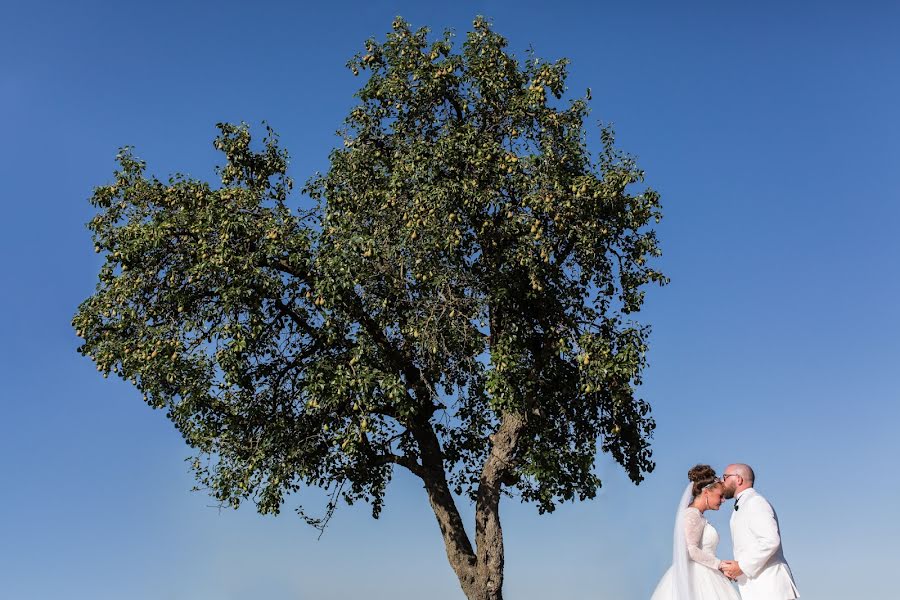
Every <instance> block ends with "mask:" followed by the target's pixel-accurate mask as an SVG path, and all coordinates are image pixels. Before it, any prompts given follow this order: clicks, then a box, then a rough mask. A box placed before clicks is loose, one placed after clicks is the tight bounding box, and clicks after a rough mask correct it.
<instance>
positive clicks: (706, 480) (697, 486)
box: [688, 465, 719, 498]
mask: <svg viewBox="0 0 900 600" xmlns="http://www.w3.org/2000/svg"><path fill="white" fill-rule="evenodd" d="M688 480H690V481H693V482H694V487H693V489H692V490H691V493H692V494H693V495H694V497H695V498H696V497H697V496H699V495H700V492H702V491H703V490H704V488H708V487H713V486H715V485H718V484H719V478H718V477H717V476H716V472H715V471H714V470H713V468H712V467H711V466H709V465H695V466H694V467H693V468H692V469H691V470H690V471H688Z"/></svg>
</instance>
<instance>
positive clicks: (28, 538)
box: [0, 0, 900, 600]
mask: <svg viewBox="0 0 900 600" xmlns="http://www.w3.org/2000/svg"><path fill="white" fill-rule="evenodd" d="M311 4H312V3H310V5H311ZM898 6H900V5H898V4H897V3H896V2H888V1H884V2H849V1H847V2H827V1H822V2H812V1H808V2H749V3H747V2H745V3H736V2H721V1H718V2H713V1H707V2H681V3H673V2H622V1H620V2H615V3H613V2H572V1H567V0H557V1H555V2H540V3H537V2H523V1H516V2H500V1H480V2H469V1H458V2H441V3H430V2H422V1H418V2H381V1H369V2H327V3H326V2H322V3H315V6H314V7H313V6H307V7H304V6H303V4H302V3H299V2H298V3H293V2H292V3H288V2H285V3H272V2H262V1H258V2H255V3H250V2H230V3H229V2H221V1H219V2H206V3H204V2H164V1H160V2H144V3H131V2H105V3H98V2H62V1H59V2H39V1H32V2H27V3H26V2H12V1H11V0H7V1H5V2H3V6H2V14H3V18H2V24H0V115H2V119H3V142H4V143H3V144H2V145H0V172H2V175H3V177H2V180H0V185H2V187H0V190H2V200H3V203H2V206H3V211H4V218H3V221H2V223H3V224H2V227H3V232H2V236H0V249H2V256H3V260H2V265H0V275H2V279H0V281H2V282H3V291H2V293H0V312H2V315H3V323H4V325H3V329H2V331H3V333H2V344H0V374H2V377H0V402H2V416H0V457H2V463H0V465H2V474H3V481H4V483H3V485H2V488H0V490H2V492H0V539H2V543H0V597H3V598H10V599H13V600H20V599H40V600H46V599H54V598H65V599H67V600H78V599H86V600H102V599H110V600H120V599H122V598H128V599H130V600H144V599H147V600H157V599H173V600H181V599H185V600H204V599H210V600H212V599H216V600H219V599H229V600H243V599H256V598H267V599H272V600H281V599H288V598H291V599H297V598H302V599H309V600H328V599H346V598H375V599H382V598H384V599H390V600H413V599H420V598H423V597H428V598H432V599H435V600H442V599H459V598H462V594H461V592H460V591H459V587H458V585H457V582H456V580H455V578H454V576H453V574H452V572H451V570H450V568H449V566H448V565H447V562H446V559H445V556H444V554H443V545H442V543H441V541H440V539H439V536H438V531H437V526H436V524H435V522H434V519H433V517H432V515H431V514H430V512H429V509H428V506H427V502H426V500H425V496H424V493H423V491H422V490H421V489H420V487H419V486H418V485H416V483H415V481H414V480H412V479H411V478H410V477H407V476H405V475H403V474H400V475H398V477H397V478H396V480H395V482H394V483H393V484H392V487H391V489H390V492H389V495H388V502H387V508H386V509H385V511H384V514H383V517H382V518H381V519H380V520H379V521H373V520H372V519H371V518H370V517H369V515H368V512H367V510H366V508H365V507H353V508H351V509H345V510H341V511H339V512H338V513H337V515H336V517H335V519H334V520H333V522H332V526H331V528H330V530H329V531H328V532H327V533H326V535H325V536H324V537H323V538H322V539H321V540H320V541H317V540H316V532H315V531H314V530H311V529H309V528H307V527H306V526H304V525H303V524H302V522H301V521H300V519H299V518H297V517H295V516H294V515H293V514H292V513H291V511H290V507H288V509H287V510H286V511H285V512H284V514H283V515H282V516H280V517H278V518H272V517H261V516H258V515H256V514H255V513H254V512H253V511H252V510H248V509H241V510H240V511H238V512H233V511H223V512H219V511H218V510H216V509H215V508H211V507H210V506H211V505H212V504H213V502H212V501H211V500H210V499H209V498H207V497H206V496H204V495H202V494H198V493H191V492H189V488H190V487H191V485H192V483H193V479H192V478H191V476H190V474H189V472H188V469H187V465H186V464H185V463H184V462H183V459H184V458H185V457H186V456H187V455H188V450H187V448H186V447H185V446H184V445H183V443H182V442H181V440H180V439H179V437H178V436H177V435H176V433H175V432H174V429H173V428H172V426H171V425H170V424H169V422H168V421H166V419H165V418H164V415H163V414H162V413H159V412H153V411H152V410H151V409H149V408H148V407H147V406H145V405H144V404H143V403H142V402H141V400H140V398H139V397H138V394H137V393H136V392H135V391H134V390H132V389H130V388H129V387H127V386H126V385H124V384H122V383H120V382H118V381H113V380H112V379H110V380H104V379H102V378H101V377H100V376H99V375H98V374H97V372H96V371H95V370H94V367H93V365H92V364H91V363H90V361H88V360H87V359H84V358H81V357H80V356H78V355H77V354H76V353H75V348H76V346H77V344H78V341H77V339H76V338H75V336H74V333H73V331H72V330H71V328H70V326H69V320H70V318H71V316H72V314H73V312H74V310H75V307H76V306H77V304H78V303H79V302H80V301H81V300H82V299H84V298H85V297H87V296H88V295H89V294H90V293H91V292H92V290H93V286H94V281H95V278H96V272H97V269H98V266H99V258H98V257H97V256H96V255H95V254H94V253H93V251H92V243H91V241H90V239H89V236H88V232H87V231H86V229H85V228H84V223H85V222H86V221H87V220H88V219H89V218H90V216H91V210H90V207H89V205H88V203H87V197H88V196H89V195H90V192H91V188H92V187H93V186H95V185H99V184H102V183H104V182H106V181H107V180H108V179H109V178H110V177H111V173H112V170H113V168H114V161H113V158H114V156H115V154H116V150H117V148H118V147H119V146H122V145H126V144H131V145H134V146H136V148H137V154H138V155H139V156H141V157H142V158H144V159H146V160H147V161H148V162H149V164H150V168H151V169H152V170H153V172H155V173H157V174H159V175H163V176H165V175H167V174H169V173H170V172H173V171H182V172H186V173H189V174H191V175H194V176H198V177H208V176H209V175H210V174H211V173H212V166H213V165H214V164H215V161H216V160H218V159H217V156H216V154H215V152H214V151H213V149H212V147H211V141H212V138H213V137H214V135H215V129H214V124H215V123H216V122H217V121H222V120H232V121H240V120H245V121H247V122H249V123H251V124H253V125H255V126H258V124H259V122H260V121H261V120H263V119H266V120H268V121H269V122H270V123H271V124H272V125H273V126H274V127H275V128H276V129H277V131H279V132H280V134H281V137H282V140H283V142H284V145H285V146H286V147H287V148H288V149H289V150H290V151H291V154H292V157H293V161H292V174H293V175H294V176H295V178H296V179H297V180H299V181H303V180H305V178H306V177H307V176H308V175H309V174H311V173H312V172H313V171H315V170H317V169H324V168H326V156H327V152H328V150H329V148H331V147H332V146H333V145H334V144H335V143H336V141H337V138H335V137H334V131H335V130H336V129H337V128H338V126H339V124H340V121H341V119H342V118H343V116H344V114H345V113H346V112H347V110H348V108H349V107H350V106H351V105H352V103H353V99H352V93H353V91H354V90H355V89H356V86H358V85H359V84H360V80H359V79H355V78H354V77H352V75H351V74H350V73H349V72H348V71H347V70H346V69H345V68H344V67H343V65H344V63H345V62H346V61H347V59H348V58H349V57H350V56H351V55H353V54H354V53H355V52H357V51H358V50H359V49H360V48H361V45H362V42H363V41H364V40H365V39H366V38H367V37H369V36H372V35H375V36H383V35H384V33H385V32H386V31H387V30H388V29H389V26H390V22H391V20H392V18H393V17H394V16H395V15H397V14H401V15H404V16H405V17H406V18H407V19H409V20H411V21H412V22H413V24H414V25H429V26H431V27H432V28H433V29H436V30H441V29H443V28H444V27H452V28H454V29H455V30H456V31H457V32H458V34H460V35H461V34H464V33H465V31H467V29H468V27H469V25H470V23H471V20H472V17H474V16H475V15H476V14H484V15H487V16H489V17H491V18H493V20H494V23H495V28H496V29H497V30H498V31H499V32H501V33H503V34H504V35H506V36H507V37H508V38H509V39H510V41H511V44H512V47H513V48H514V49H515V50H516V51H517V52H521V51H523V50H524V49H525V48H526V47H527V46H529V45H532V46H534V48H535V49H536V51H537V53H538V54H539V55H540V56H542V57H545V58H559V57H569V58H570V59H571V61H572V63H571V78H570V80H569V84H570V90H571V93H572V94H573V95H580V94H582V93H583V90H584V88H586V87H588V86H590V87H591V88H593V93H594V101H593V118H594V119H596V120H598V121H599V120H602V121H606V122H613V123H614V124H615V126H616V129H617V131H618V135H619V138H618V139H619V144H620V146H621V147H623V148H624V149H626V150H628V151H630V152H632V153H634V154H636V155H637V156H638V157H639V159H640V164H641V165H642V166H643V167H644V168H645V170H646V172H647V175H648V180H649V182H650V183H651V184H652V185H653V186H654V187H655V188H657V189H658V190H659V191H660V192H661V193H662V196H663V201H664V209H665V214H666V218H665V219H664V221H663V222H662V225H661V226H660V236H661V239H662V243H663V249H664V251H665V256H664V258H663V269H664V271H666V272H667V274H668V275H670V276H671V278H672V284H671V285H670V286H669V287H667V288H665V289H663V290H654V291H652V293H651V294H650V296H649V301H648V305H647V310H646V311H645V313H643V318H644V319H645V320H646V321H647V322H650V323H652V325H653V326H654V334H653V337H652V342H651V354H650V360H651V366H650V369H649V371H648V377H647V381H646V385H645V386H644V388H643V396H644V397H645V398H647V399H648V400H649V401H650V402H651V403H652V405H653V407H654V414H655V416H656V419H657V422H658V434H657V436H656V438H655V444H654V448H655V456H656V459H657V462H658V467H657V470H656V472H655V473H653V474H652V475H651V476H650V477H649V479H648V480H647V481H646V482H645V483H644V484H643V485H641V486H639V487H635V486H633V485H631V484H630V483H628V481H627V479H626V478H625V476H624V475H623V474H622V473H621V472H620V471H619V470H617V469H616V468H615V467H614V465H612V464H611V463H610V462H609V461H608V460H606V459H601V460H600V461H599V463H598V470H599V472H600V474H601V475H602V476H603V478H604V482H605V486H604V488H603V492H602V494H601V495H600V497H599V498H597V499H596V500H595V501H593V502H589V503H581V504H577V505H566V506H564V507H562V508H561V509H560V510H558V511H557V513H555V514H553V515H550V516H538V515H537V513H536V511H535V510H534V509H533V508H532V507H530V506H520V505H516V504H513V503H507V504H504V505H503V507H502V511H503V519H504V526H505V527H504V531H505V533H506V548H507V562H506V564H507V569H506V575H507V579H506V581H507V584H506V596H507V597H508V598H510V599H512V600H518V599H521V600H532V599H533V600H538V599H540V600H545V599H550V598H566V599H579V600H580V599H582V598H584V599H588V598H604V599H611V600H641V599H645V598H648V597H649V594H650V592H651V591H652V589H653V587H654V585H655V583H656V581H657V579H658V577H659V576H660V575H661V574H662V572H663V570H664V569H665V567H666V566H667V564H668V561H669V557H670V536H671V525H672V516H673V504H674V503H675V502H676V500H677V499H678V496H679V494H680V492H681V489H682V487H683V481H684V478H685V474H686V471H687V469H688V468H689V467H690V466H692V465H693V464H695V463H697V462H708V463H711V464H713V465H714V466H715V467H716V468H717V469H721V468H722V467H723V466H724V465H725V464H727V463H728V462H729V461H737V460H740V461H746V462H749V463H751V464H752V465H754V466H755V467H756V468H757V471H758V474H759V481H758V488H759V489H760V490H761V491H762V492H763V493H765V494H766V495H767V496H768V497H769V498H770V500H771V501H772V502H773V504H774V505H775V507H776V509H777V510H778V512H779V515H780V518H781V522H782V526H783V534H784V538H785V548H786V554H787V557H788V559H789V561H790V563H791V566H792V567H793V569H794V572H795V574H796V577H797V580H798V584H799V587H800V589H801V592H802V596H803V598H807V599H820V600H821V599H824V600H828V599H831V598H834V599H839V598H840V599H843V598H873V599H887V598H889V597H892V596H893V595H895V594H896V583H895V581H894V579H895V578H894V577H893V574H894V572H895V569H896V544H897V538H898V537H900V519H898V518H897V516H896V514H895V512H894V511H895V505H896V504H897V503H898V502H900V500H898V499H900V484H898V481H900V472H898V466H897V460H896V459H897V457H898V455H900V435H898V434H897V432H896V429H897V424H898V422H900V408H898V407H900V403H898V383H897V375H896V374H897V372H898V371H897V367H898V358H900V335H898V334H900V317H898V311H897V306H898V304H900V302H898V300H900V278H898V259H900V236H898V235H897V233H896V226H897V222H898V219H900V203H898V201H900V109H898V107H900V35H898V33H897V32H898V31H900V9H898ZM597 141H598V140H597V137H596V136H594V137H593V142H595V143H596V142H597ZM891 373H894V374H893V375H892V374H891ZM466 510H467V514H470V510H469V509H468V508H467V509H466ZM730 510H731V509H730V506H728V507H727V508H726V509H723V510H722V511H721V513H720V514H717V515H713V516H712V521H713V523H714V524H715V525H717V526H718V528H719V530H720V532H721V533H722V534H723V542H722V546H721V548H720V553H721V554H722V555H723V556H730V540H729V537H728V534H727V529H728V526H727V519H728V516H729V513H730ZM888 590H891V593H888Z"/></svg>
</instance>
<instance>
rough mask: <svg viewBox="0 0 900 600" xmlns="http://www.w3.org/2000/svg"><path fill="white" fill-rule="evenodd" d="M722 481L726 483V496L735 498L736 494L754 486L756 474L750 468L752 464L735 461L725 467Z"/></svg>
mask: <svg viewBox="0 0 900 600" xmlns="http://www.w3.org/2000/svg"><path fill="white" fill-rule="evenodd" d="M722 481H723V482H724V483H725V497H726V498H734V496H735V494H738V493H740V492H742V491H744V490H746V489H747V488H751V487H753V483H754V482H755V481H756V474H755V473H754V472H753V469H751V468H750V465H745V464H744V463H734V464H732V465H728V466H727V467H725V473H724V474H723V475H722Z"/></svg>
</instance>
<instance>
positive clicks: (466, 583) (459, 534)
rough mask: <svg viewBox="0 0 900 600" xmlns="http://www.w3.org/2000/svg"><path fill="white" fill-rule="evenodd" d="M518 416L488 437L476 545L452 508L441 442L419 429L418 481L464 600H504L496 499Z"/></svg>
mask: <svg viewBox="0 0 900 600" xmlns="http://www.w3.org/2000/svg"><path fill="white" fill-rule="evenodd" d="M524 424H525V421H524V418H523V417H522V415H519V414H513V413H507V414H506V415H504V418H503V421H502V423H501V424H500V427H499V429H498V430H497V431H496V433H494V434H493V435H491V452H490V454H489V455H488V458H487V460H486V461H485V464H484V468H483V469H482V472H481V477H480V478H479V483H478V495H477V499H476V504H475V544H476V551H473V549H472V544H471V542H470V541H469V537H468V535H467V534H466V531H465V528H464V527H463V522H462V518H461V517H460V514H459V511H458V509H457V508H456V502H455V501H454V499H453V495H452V494H451V493H450V487H449V486H448V485H447V479H446V474H445V472H444V464H443V453H442V452H441V448H440V442H439V441H438V439H437V436H436V435H435V434H434V431H433V430H432V429H431V428H430V427H418V428H416V429H415V430H414V432H413V435H414V436H415V437H416V441H417V442H418V445H419V449H420V451H421V456H422V467H423V472H422V475H423V477H422V479H423V481H424V482H425V490H426V492H427V493H428V500H429V502H430V503H431V508H432V510H433V511H434V516H435V518H436V519H437V522H438V526H439V527H440V530H441V536H442V537H443V539H444V548H445V550H446V552H447V559H448V561H449V562H450V566H451V567H452V568H453V572H454V573H456V577H457V578H458V579H459V584H460V587H462V590H463V593H464V594H465V595H466V598H468V600H502V599H503V560H504V554H503V529H502V527H501V526H500V496H501V487H502V485H503V483H502V482H503V479H504V476H505V475H507V474H508V473H509V471H510V470H511V466H512V458H513V455H514V453H515V448H516V445H517V442H518V439H519V436H520V434H521V432H522V429H523V428H524Z"/></svg>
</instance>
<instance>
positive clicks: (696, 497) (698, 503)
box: [651, 465, 741, 600]
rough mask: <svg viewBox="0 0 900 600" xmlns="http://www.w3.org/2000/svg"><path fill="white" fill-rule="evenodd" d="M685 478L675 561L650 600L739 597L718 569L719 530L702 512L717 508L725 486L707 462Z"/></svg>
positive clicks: (728, 599) (677, 518) (736, 599)
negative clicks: (717, 547)
mask: <svg viewBox="0 0 900 600" xmlns="http://www.w3.org/2000/svg"><path fill="white" fill-rule="evenodd" d="M688 479H689V480H690V483H688V486H687V488H686V489H685V490H684V494H682V496H681V501H680V502H679V503H678V511H677V513H676V514H675V543H674V552H673V559H674V561H673V563H672V566H671V567H670V568H669V570H668V571H666V574H665V575H663V578H662V579H661V580H660V582H659V584H658V585H657V586H656V590H655V591H654V592H653V596H652V597H651V600H740V598H741V596H740V594H738V593H737V590H735V589H734V587H733V586H732V585H731V583H730V582H729V581H728V578H727V577H725V575H723V574H722V573H721V572H720V571H719V570H718V569H719V566H720V565H721V564H722V561H721V560H719V559H718V558H716V546H718V545H719V534H718V533H717V532H716V528H715V527H713V526H712V525H710V524H709V522H708V521H707V520H706V518H705V517H704V516H703V513H704V512H706V511H707V510H719V507H720V506H721V505H722V494H723V488H724V486H723V484H722V482H721V481H719V479H718V478H717V477H716V472H715V471H714V470H713V469H712V467H710V466H709V465H697V466H696V467H694V468H693V469H691V470H690V471H688ZM726 562H727V561H726Z"/></svg>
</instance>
